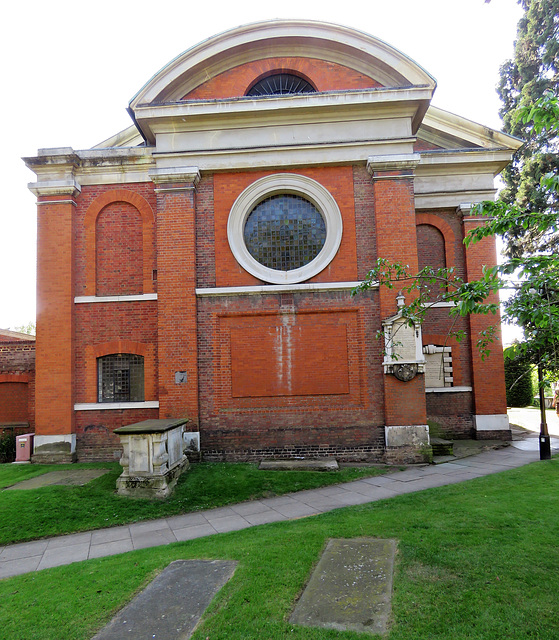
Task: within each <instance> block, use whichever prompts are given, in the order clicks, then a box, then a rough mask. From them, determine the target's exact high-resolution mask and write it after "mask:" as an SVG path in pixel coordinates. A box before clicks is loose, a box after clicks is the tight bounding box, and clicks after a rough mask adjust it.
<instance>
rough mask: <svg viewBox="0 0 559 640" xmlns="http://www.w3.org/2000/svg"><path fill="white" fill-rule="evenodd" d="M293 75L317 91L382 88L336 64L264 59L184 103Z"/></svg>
mask: <svg viewBox="0 0 559 640" xmlns="http://www.w3.org/2000/svg"><path fill="white" fill-rule="evenodd" d="M280 70H281V71H286V72H288V73H289V72H290V71H291V72H295V73H296V74H297V75H301V76H302V77H303V78H305V79H306V80H308V81H310V83H311V84H312V85H314V86H315V87H316V89H317V91H336V90H344V89H368V88H371V87H380V86H381V85H380V84H379V83H378V82H376V81H375V80H373V79H372V78H369V77H368V76H366V75H364V74H362V73H359V72H357V71H355V70H354V69H350V68H348V67H345V66H343V65H341V64H336V63H335V62H326V61H325V60H318V59H315V58H264V59H262V60H256V61H254V62H247V63H245V64H242V65H239V66H238V67H235V68H233V69H229V70H228V71H224V72H223V73H220V74H219V75H217V76H215V77H214V78H211V79H210V80H205V81H204V83H203V84H201V85H200V86H199V87H197V88H196V89H193V90H192V91H190V92H189V93H187V94H186V95H185V96H184V97H183V100H211V99H216V98H233V97H238V96H244V95H246V92H247V91H248V89H249V88H250V87H251V86H252V85H253V84H254V83H255V81H257V80H258V79H260V78H262V77H265V76H266V75H269V74H270V73H273V72H276V71H280Z"/></svg>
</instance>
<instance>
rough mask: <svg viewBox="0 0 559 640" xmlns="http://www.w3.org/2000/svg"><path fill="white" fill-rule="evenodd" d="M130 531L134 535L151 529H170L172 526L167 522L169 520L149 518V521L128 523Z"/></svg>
mask: <svg viewBox="0 0 559 640" xmlns="http://www.w3.org/2000/svg"><path fill="white" fill-rule="evenodd" d="M128 527H129V529H130V533H131V534H132V535H133V536H134V535H137V534H140V533H149V532H151V531H164V530H165V529H168V530H170V529H171V527H170V526H169V524H168V523H167V520H148V521H147V522H134V524H131V525H128Z"/></svg>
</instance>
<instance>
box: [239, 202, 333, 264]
mask: <svg viewBox="0 0 559 640" xmlns="http://www.w3.org/2000/svg"><path fill="white" fill-rule="evenodd" d="M244 241H245V245H246V248H247V250H248V252H249V253H250V255H251V256H252V257H253V258H254V259H255V260H256V261H257V262H258V263H259V264H261V265H263V266H265V267H267V268H268V269H274V270H276V271H292V270H293V269H298V268H299V267H303V266H305V265H307V264H309V262H312V260H314V259H315V258H316V257H317V256H318V254H319V253H320V251H321V250H322V248H323V246H324V243H325V241H326V224H325V222H324V218H323V217H322V215H321V213H320V211H319V210H318V209H317V208H316V207H315V206H314V204H312V202H309V200H306V199H305V198H302V197H301V196H296V195H291V194H280V195H273V196H271V197H269V198H266V199H265V200H262V201H261V202H259V203H258V204H257V205H256V206H255V207H254V208H253V209H252V211H251V212H250V213H249V215H248V217H247V219H246V222H245V228H244Z"/></svg>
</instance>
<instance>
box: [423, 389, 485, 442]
mask: <svg viewBox="0 0 559 640" xmlns="http://www.w3.org/2000/svg"><path fill="white" fill-rule="evenodd" d="M426 395H427V398H426V399H427V418H428V419H429V420H432V421H433V422H435V423H436V425H435V427H434V429H433V430H432V431H433V433H432V435H435V434H437V435H439V433H438V428H440V436H441V437H443V438H451V439H457V440H460V439H467V438H471V437H472V433H473V429H474V424H473V420H472V413H473V409H474V407H473V397H472V393H471V392H468V391H466V392H462V393H428V394H426Z"/></svg>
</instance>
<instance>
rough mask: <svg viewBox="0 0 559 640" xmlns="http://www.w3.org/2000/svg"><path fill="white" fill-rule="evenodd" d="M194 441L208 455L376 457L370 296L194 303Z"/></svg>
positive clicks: (376, 374)
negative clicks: (198, 426) (198, 435)
mask: <svg viewBox="0 0 559 640" xmlns="http://www.w3.org/2000/svg"><path fill="white" fill-rule="evenodd" d="M198 310H199V313H198V322H199V324H198V355H199V372H200V424H201V432H202V433H201V444H202V449H203V451H204V456H205V458H207V459H223V458H227V459H251V458H258V457H262V456H270V455H282V456H296V455H318V454H319V453H320V454H321V455H326V454H328V455H338V456H341V457H347V458H353V459H376V460H379V459H381V456H382V449H383V446H382V443H383V442H384V422H383V406H382V404H383V402H382V384H383V376H382V367H381V359H382V358H381V354H380V347H379V343H378V341H377V340H375V339H374V334H375V331H376V329H377V328H378V325H379V317H378V293H377V292H369V293H368V294H365V295H363V296H359V297H357V298H351V297H350V294H349V292H336V293H333V292H321V293H314V294H309V293H296V294H290V295H287V296H286V295H281V294H278V295H265V296H235V297H227V298H224V297H219V298H201V299H199V301H198Z"/></svg>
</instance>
